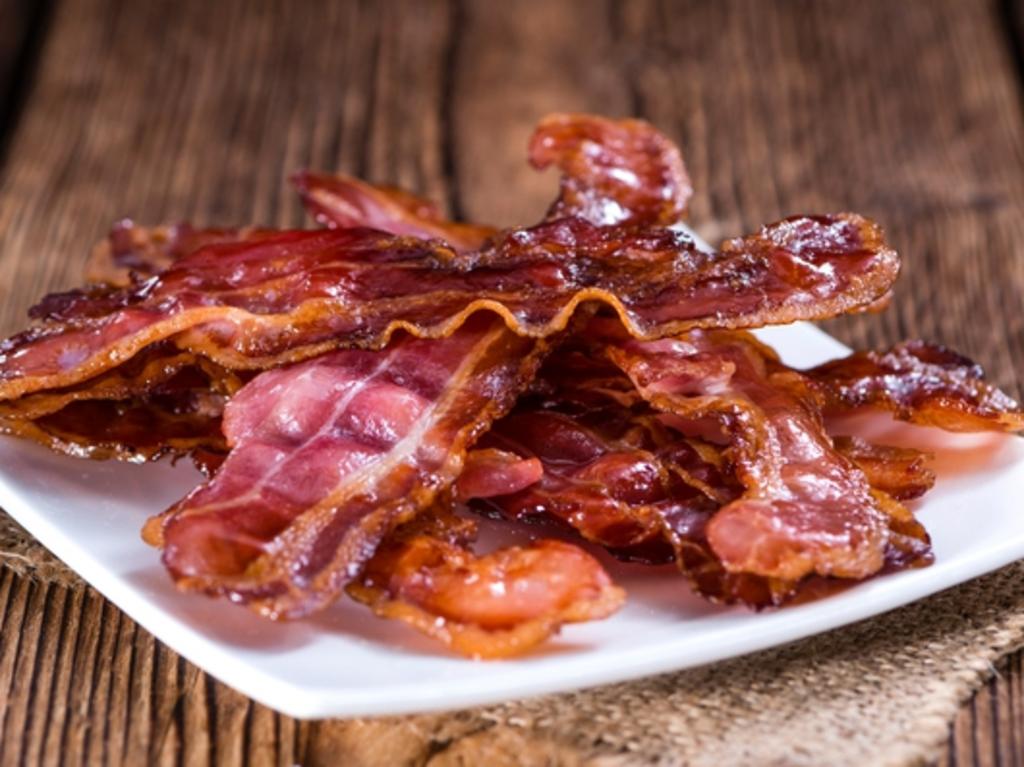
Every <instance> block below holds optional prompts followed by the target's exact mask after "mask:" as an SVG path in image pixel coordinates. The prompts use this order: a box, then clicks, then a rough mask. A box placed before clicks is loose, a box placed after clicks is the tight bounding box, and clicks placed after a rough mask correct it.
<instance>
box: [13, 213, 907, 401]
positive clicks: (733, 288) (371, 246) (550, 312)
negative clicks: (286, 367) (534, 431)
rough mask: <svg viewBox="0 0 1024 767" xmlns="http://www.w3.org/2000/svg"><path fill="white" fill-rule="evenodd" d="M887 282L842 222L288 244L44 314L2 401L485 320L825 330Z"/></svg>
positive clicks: (558, 326)
mask: <svg viewBox="0 0 1024 767" xmlns="http://www.w3.org/2000/svg"><path fill="white" fill-rule="evenodd" d="M566 253H572V254H573V258H572V259H567V258H566V257H565V254H566ZM897 268H898V260H897V257H896V254H895V253H894V252H893V251H891V250H889V249H888V248H887V247H886V246H885V245H884V242H883V240H882V236H881V232H880V230H879V229H878V228H877V227H876V226H875V225H874V224H872V223H871V222H869V221H867V220H865V219H862V218H860V217H858V216H853V215H848V214H844V215H839V216H831V217H829V216H824V217H814V218H809V217H805V218H799V219H787V220H785V221H783V222H780V223H778V224H774V225H772V226H768V227H765V228H764V229H762V231H761V232H760V233H758V234H756V235H751V236H750V237H747V238H743V239H738V240H732V241H730V242H727V243H726V244H725V245H724V246H723V248H722V251H721V252H720V253H718V254H707V253H704V252H702V251H700V250H699V249H697V248H696V247H695V246H694V244H693V242H692V241H691V240H690V239H689V238H688V237H687V236H686V235H684V234H682V233H679V232H675V231H672V230H667V229H662V230H652V231H649V232H635V231H627V230H622V229H617V228H615V227H595V226H593V225H591V224H588V223H586V222H584V221H582V220H580V219H564V220H560V221H555V222H551V223H548V224H544V225H541V226H539V227H535V228H533V229H527V230H520V231H513V232H510V233H507V234H506V236H504V237H503V238H502V239H501V240H500V241H499V242H497V243H496V244H495V245H493V246H492V247H490V248H488V249H487V250H484V251H481V252H479V253H474V254H465V255H462V256H459V255H456V254H454V253H453V252H452V251H450V250H448V249H446V248H444V247H440V246H431V245H429V244H427V243H425V242H423V241H421V240H409V239H403V238H396V237H392V236H388V235H384V234H382V233H380V232H376V231H373V230H368V229H339V230H333V231H321V232H287V233H283V234H278V235H276V236H274V237H269V238H266V239H259V240H258V241H255V242H246V243H230V244H222V245H215V246H210V247H207V248H202V249H200V250H199V251H196V252H194V253H192V254H191V255H189V256H186V257H185V258H183V259H182V260H180V261H178V262H177V263H176V264H175V265H174V266H172V267H171V268H170V269H168V270H167V271H165V272H164V273H163V274H161V275H159V276H158V277H154V278H152V279H151V280H150V281H147V282H145V283H143V284H141V285H140V286H136V287H133V288H130V289H121V290H114V289H108V290H107V291H106V292H101V291H92V292H89V293H82V292H71V293H68V294H63V295H61V296H56V297H51V298H50V299H49V300H48V301H47V302H46V303H45V305H44V310H43V311H41V312H37V316H39V315H40V314H45V316H46V317H47V318H48V321H47V322H44V323H43V324H41V325H38V326H36V327H34V328H31V329H30V330H28V331H26V332H24V333H22V334H21V335H19V336H15V337H14V338H11V339H8V340H7V341H5V342H4V343H3V344H0V399H10V398H12V397H17V396H21V395H23V394H26V393H29V392H32V391H38V390H40V389H45V388H54V387H64V386H70V385H73V384H74V383H76V382H78V381H81V380H84V379H85V378H91V377H93V376H96V375H98V374H100V373H101V372H103V371H104V370H107V369H109V368H111V367H113V366H116V365H117V364H120V363H121V362H123V361H125V360H127V359H130V358H131V357H132V356H134V355H135V354H137V353H138V352H139V351H141V350H142V349H144V348H146V347H147V346H149V345H151V344H153V343H157V342H159V341H162V340H165V339H173V341H174V343H175V345H176V346H177V347H179V348H181V349H185V350H188V351H190V352H192V353H193V354H197V355H201V356H205V357H207V358H209V359H211V360H213V361H215V362H217V363H218V364H221V365H223V366H224V367H226V368H229V369H246V368H248V369H254V368H260V367H266V366H269V365H272V364H281V363H282V362H287V361H290V360H295V359H299V358H304V357H308V356H312V355H314V354H317V353H322V352H324V351H326V350H327V349H330V348H333V347H336V346H338V345H341V344H344V345H359V346H369V347H379V346H381V345H382V344H384V343H386V341H387V339H388V338H389V337H390V335H391V334H392V333H393V332H394V331H395V330H397V329H405V330H408V331H410V332H412V333H414V334H415V335H418V336H422V337H444V336H446V335H448V334H450V333H452V332H453V331H454V330H455V329H456V328H458V327H459V326H460V325H461V324H462V323H463V322H464V321H465V320H466V318H467V317H469V316H471V315H472V314H474V313H475V312H477V311H478V310H490V311H493V312H495V313H497V314H499V315H500V316H501V317H502V318H503V319H504V321H505V322H506V324H507V325H508V326H509V327H510V328H511V329H513V330H514V331H515V332H517V333H519V334H522V335H528V336H534V337H544V336H548V335H550V334H552V333H555V332H558V331H560V330H562V329H564V328H565V327H566V325H567V324H568V322H569V320H570V319H571V318H572V316H573V314H574V312H575V310H576V308H577V306H579V305H580V304H581V303H584V302H601V303H604V304H606V305H608V306H610V307H612V308H613V309H614V310H615V311H616V312H617V313H618V315H619V317H620V318H621V320H622V322H623V323H624V325H625V327H626V328H627V329H628V330H629V332H630V333H631V334H633V335H635V336H637V337H642V338H653V337H660V336H664V335H667V334H673V333H678V332H680V331H682V330H685V329H688V328H692V327H706V326H710V327H743V326H750V325H758V324H762V323H765V322H789V321H793V320H797V319H807V318H812V317H820V316H831V315H832V314H835V313H837V312H841V311H844V310H846V309H849V308H852V307H856V306H860V305H862V304H864V303H866V302H870V301H872V300H874V298H875V297H877V296H878V295H879V294H880V293H883V292H885V291H886V290H887V289H888V286H889V285H890V284H891V282H892V280H893V279H894V278H895V276H896V271H897Z"/></svg>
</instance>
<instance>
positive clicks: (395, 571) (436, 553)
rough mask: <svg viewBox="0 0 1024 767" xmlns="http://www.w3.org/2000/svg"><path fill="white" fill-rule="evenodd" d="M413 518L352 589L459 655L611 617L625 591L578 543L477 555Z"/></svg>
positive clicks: (517, 644) (483, 653)
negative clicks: (424, 529)
mask: <svg viewBox="0 0 1024 767" xmlns="http://www.w3.org/2000/svg"><path fill="white" fill-rule="evenodd" d="M411 527H412V529H411V530H409V531H408V532H406V531H399V532H398V533H397V534H393V535H392V536H390V537H389V538H388V539H387V540H386V541H385V542H384V543H383V544H382V545H381V547H380V548H379V549H378V550H377V553H376V555H375V556H374V557H373V559H371V560H370V562H369V563H368V564H367V566H366V569H365V570H364V571H363V574H362V576H361V577H360V578H359V579H358V580H357V581H354V582H353V583H351V584H350V585H349V586H348V589H347V591H348V593H349V595H350V596H352V597H353V598H355V599H356V600H358V601H360V602H363V603H364V604H367V605H369V606H370V607H371V609H372V610H373V611H374V613H376V614H377V615H378V616H380V617H382V618H390V619H394V620H400V621H403V622H405V623H407V624H409V625H410V626H412V627H413V628H415V629H417V630H418V631H421V632H422V633H424V634H426V635H428V636H431V637H434V638H435V639H438V640H440V641H442V642H443V643H444V644H446V645H448V646H449V647H451V648H452V649H453V650H455V651H456V652H459V653H461V654H463V655H468V656H471V657H475V658H504V657H508V656H511V655H520V654H522V653H524V652H526V651H527V650H529V649H531V648H532V647H535V646H536V645H538V644H540V643H541V642H543V641H544V640H546V639H548V638H549V637H550V636H551V635H552V634H555V633H557V632H558V630H559V628H560V627H561V626H562V625H563V624H565V623H577V622H581V621H589V620H598V619H600V618H606V617H607V616H609V615H611V614H612V613H613V612H615V611H616V610H617V609H618V608H619V607H620V606H621V605H622V602H623V600H624V599H625V594H624V592H623V591H622V589H620V588H618V587H616V586H614V585H613V584H612V582H611V579H610V578H609V577H608V574H607V573H606V572H605V571H604V569H603V568H602V567H601V565H600V564H599V563H598V562H597V560H595V559H594V558H593V557H592V556H590V555H589V554H587V553H586V552H585V551H583V550H582V549H580V548H578V547H577V546H573V545H571V544H568V543H564V542H561V541H555V540H541V541H536V542H534V543H532V544H530V545H529V546H525V547H523V546H510V547H507V548H502V549H498V550H497V551H493V552H491V553H488V554H485V555H482V556H481V555H476V554H474V553H473V552H472V551H471V550H470V549H469V547H468V541H466V540H451V536H450V535H445V536H439V535H437V534H436V533H435V534H430V533H427V532H417V531H416V528H418V527H421V525H419V524H418V522H414V523H412V526H411Z"/></svg>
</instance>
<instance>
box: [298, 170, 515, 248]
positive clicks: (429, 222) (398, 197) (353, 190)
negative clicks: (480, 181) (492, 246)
mask: <svg viewBox="0 0 1024 767" xmlns="http://www.w3.org/2000/svg"><path fill="white" fill-rule="evenodd" d="M291 182H292V185H293V186H294V187H295V188H296V189H297V190H298V192H299V196H300V197H302V202H303V203H304V204H305V206H306V210H308V211H309V213H310V215H312V216H313V218H314V219H315V220H316V222H317V223H318V224H320V225H321V226H326V227H329V228H331V229H335V228H338V227H341V228H345V227H369V228H371V229H379V230H381V231H382V232H390V233H391V234H397V235H407V236H411V237H422V238H425V239H431V238H434V239H439V240H444V241H445V242H446V243H448V244H449V245H451V247H452V248H454V249H455V250H458V251H469V250H476V249H478V248H480V247H481V246H482V245H483V244H484V242H485V241H486V240H487V239H488V238H489V237H491V236H493V235H494V234H496V233H497V232H498V230H497V229H495V228H493V227H490V226H478V225H475V224H460V223H457V222H455V221H449V220H447V219H445V218H444V217H443V216H442V215H441V212H440V211H439V210H438V208H437V205H436V204H435V203H433V202H431V201H430V200H424V199H423V198H421V197H417V196H415V195H413V194H411V193H410V192H406V191H405V190H403V189H398V188H395V187H385V186H374V185H373V184H367V183H366V182H365V181H360V180H359V179H356V178H352V177H351V176H344V175H340V174H338V175H333V176H328V175H325V174H321V173H312V172H310V171H300V172H299V173H296V174H295V175H293V176H292V177H291Z"/></svg>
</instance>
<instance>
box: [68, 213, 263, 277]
mask: <svg viewBox="0 0 1024 767" xmlns="http://www.w3.org/2000/svg"><path fill="white" fill-rule="evenodd" d="M267 231H269V230H259V229H253V228H244V229H215V228H208V229H196V228H194V227H193V226H192V225H191V224H188V223H179V224H169V225H164V226H156V227H152V228H148V229H147V228H145V227H141V226H138V225H136V224H135V222H133V221H132V220H131V219H128V218H126V219H123V220H121V221H118V222H117V223H116V224H114V226H113V227H111V229H110V233H109V234H108V235H107V238H106V239H105V240H102V241H100V242H99V243H97V244H96V246H95V247H94V248H93V249H92V252H91V253H90V254H89V260H88V261H87V262H86V266H85V279H86V281H87V282H91V283H97V284H103V285H119V286H127V285H131V284H132V283H133V281H134V280H135V279H138V278H145V277H152V276H153V275H154V274H159V273H160V272H162V271H164V270H165V269H167V268H168V267H169V266H170V265H171V264H173V263H174V262H175V261H178V260H179V259H181V258H184V257H185V256H187V255H188V254H189V253H192V252H193V251H196V250H198V249H199V248H202V247H205V246H207V245H214V244H217V243H223V242H237V241H239V240H247V239H251V238H253V237H256V236H260V235H261V234H265V233H266V232H267Z"/></svg>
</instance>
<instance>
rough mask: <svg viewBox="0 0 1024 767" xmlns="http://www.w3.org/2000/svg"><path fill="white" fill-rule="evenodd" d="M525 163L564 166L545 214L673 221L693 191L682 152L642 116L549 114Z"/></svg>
mask: <svg viewBox="0 0 1024 767" xmlns="http://www.w3.org/2000/svg"><path fill="white" fill-rule="evenodd" d="M530 163H531V164H532V165H533V166H534V167H535V168H537V169H543V168H546V167H548V166H549V165H557V166H558V168H559V169H560V170H561V171H562V179H561V190H560V194H559V197H558V199H557V200H556V201H555V203H554V204H553V205H552V207H551V210H550V211H549V212H548V217H549V218H561V217H563V216H579V217H581V218H585V219H586V220H587V221H590V222H591V223H592V224H597V225H598V226H612V225H617V224H634V225H643V226H670V225H672V224H676V223H678V222H679V221H680V220H681V219H682V218H683V216H684V215H685V213H686V203H687V202H688V201H689V199H690V196H691V195H692V193H693V189H692V187H691V185H690V178H689V176H687V174H686V168H685V166H684V165H683V158H682V156H681V155H680V154H679V149H678V148H677V147H676V146H675V144H673V143H672V142H671V141H670V140H669V139H668V137H667V136H665V135H664V134H663V133H661V132H660V131H658V130H656V129H655V128H654V127H653V126H652V125H650V124H649V123H647V122H644V121H643V120H609V119H607V118H604V117H596V116H594V115H583V114H553V115H549V116H547V117H545V118H544V119H543V120H542V121H541V122H540V124H539V125H538V126H537V128H536V130H535V131H534V133H533V137H532V138H531V140H530Z"/></svg>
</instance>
